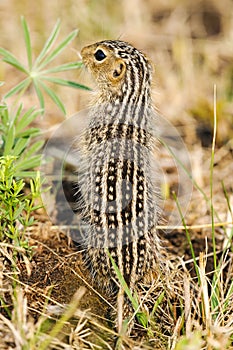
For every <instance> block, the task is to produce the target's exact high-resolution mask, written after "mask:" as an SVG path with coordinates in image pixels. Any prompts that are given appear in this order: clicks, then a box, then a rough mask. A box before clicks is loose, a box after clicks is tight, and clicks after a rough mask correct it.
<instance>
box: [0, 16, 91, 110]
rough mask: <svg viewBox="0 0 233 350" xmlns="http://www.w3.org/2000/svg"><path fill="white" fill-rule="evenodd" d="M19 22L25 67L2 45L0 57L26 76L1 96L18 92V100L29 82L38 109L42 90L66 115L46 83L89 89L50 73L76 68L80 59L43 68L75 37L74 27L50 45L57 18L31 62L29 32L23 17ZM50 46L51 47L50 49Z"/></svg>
mask: <svg viewBox="0 0 233 350" xmlns="http://www.w3.org/2000/svg"><path fill="white" fill-rule="evenodd" d="M21 23H22V27H23V34H24V41H25V46H26V52H27V61H28V64H27V66H25V65H24V64H22V63H21V62H20V61H19V60H18V59H17V58H16V57H15V56H14V55H13V54H12V53H11V52H9V51H7V50H6V49H4V48H0V55H1V56H2V57H3V61H4V62H6V63H8V64H10V65H11V66H13V67H14V68H16V69H17V70H19V71H21V72H22V73H24V74H25V75H26V78H25V79H24V80H22V81H21V82H20V83H19V84H17V85H16V86H14V87H13V88H12V89H11V90H10V91H9V92H8V93H7V94H6V95H5V99H7V98H8V97H10V96H13V95H15V94H18V99H20V97H21V96H22V95H23V94H24V93H25V91H26V90H27V89H28V88H29V87H30V86H31V85H33V86H34V88H35V91H36V94H37V96H38V99H39V102H40V106H41V109H42V110H44V97H43V93H42V91H44V92H45V93H46V94H47V95H48V96H49V97H50V98H51V99H52V100H53V101H54V103H55V104H56V105H57V106H58V107H59V108H60V110H61V111H62V112H63V113H64V114H66V110H65V106H64V104H63V103H62V101H61V99H60V98H59V97H58V95H57V94H56V93H55V91H54V90H52V89H51V88H50V87H49V86H48V85H47V84H46V83H48V82H50V83H54V84H58V85H63V86H68V87H72V88H78V89H84V90H89V88H88V87H87V86H84V85H81V84H78V83H76V82H74V81H69V80H66V79H62V78H57V77H53V76H51V74H53V73H60V72H64V71H68V70H73V69H77V68H80V67H81V66H82V62H69V63H65V64H62V65H59V66H55V67H54V66H53V67H50V68H49V67H47V66H48V65H49V64H51V62H53V60H54V59H55V58H56V57H57V56H58V55H59V54H60V53H61V52H62V51H63V50H64V49H65V48H66V47H67V45H68V44H69V43H70V42H71V41H72V40H73V39H74V38H75V37H76V35H77V33H78V30H74V31H73V32H71V33H70V34H68V36H67V37H66V38H65V39H63V40H62V42H60V43H59V44H58V45H57V46H56V47H55V48H53V45H54V44H55V41H56V39H57V36H58V34H59V30H60V20H58V21H57V23H56V24H55V26H54V28H53V30H52V32H51V34H50V36H49V38H48V39H47V41H46V42H45V44H44V47H43V48H42V50H41V52H40V54H39V55H38V56H37V58H36V59H35V61H34V62H33V53H32V46H31V38H30V31H29V27H28V25H27V22H26V20H25V19H24V17H22V18H21ZM52 48H53V49H52Z"/></svg>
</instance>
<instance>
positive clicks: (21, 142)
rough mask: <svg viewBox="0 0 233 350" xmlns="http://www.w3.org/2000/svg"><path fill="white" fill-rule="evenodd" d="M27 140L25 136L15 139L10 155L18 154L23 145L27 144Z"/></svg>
mask: <svg viewBox="0 0 233 350" xmlns="http://www.w3.org/2000/svg"><path fill="white" fill-rule="evenodd" d="M28 142H29V138H28V137H27V138H26V137H25V138H20V139H18V140H17V142H16V144H15V146H14V148H13V152H12V155H14V156H19V155H20V154H21V153H22V152H23V151H24V149H25V147H26V146H27V144H28Z"/></svg>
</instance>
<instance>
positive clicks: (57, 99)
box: [41, 82, 66, 114]
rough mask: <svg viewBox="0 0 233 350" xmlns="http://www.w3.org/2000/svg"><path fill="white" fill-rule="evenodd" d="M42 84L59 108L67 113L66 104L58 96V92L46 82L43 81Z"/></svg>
mask: <svg viewBox="0 0 233 350" xmlns="http://www.w3.org/2000/svg"><path fill="white" fill-rule="evenodd" d="M41 85H42V87H43V89H44V90H45V92H46V93H47V94H48V95H49V96H50V98H51V99H52V100H53V102H54V103H55V104H56V105H57V106H58V108H59V109H60V110H61V111H62V113H64V114H66V110H65V106H64V105H63V103H62V101H61V100H60V98H59V97H58V96H57V94H56V93H55V92H54V91H53V90H52V89H50V88H49V87H48V86H46V85H45V84H44V83H42V82H41Z"/></svg>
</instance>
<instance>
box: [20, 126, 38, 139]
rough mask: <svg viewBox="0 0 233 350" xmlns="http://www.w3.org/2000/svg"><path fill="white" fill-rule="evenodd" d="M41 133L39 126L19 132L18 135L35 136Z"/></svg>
mask: <svg viewBox="0 0 233 350" xmlns="http://www.w3.org/2000/svg"><path fill="white" fill-rule="evenodd" d="M39 134H40V129H39V128H29V129H26V130H25V131H22V132H20V133H18V134H17V137H29V136H30V137H35V136H37V135H39Z"/></svg>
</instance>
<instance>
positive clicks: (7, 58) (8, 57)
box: [0, 47, 29, 74]
mask: <svg viewBox="0 0 233 350" xmlns="http://www.w3.org/2000/svg"><path fill="white" fill-rule="evenodd" d="M0 55H1V56H3V61H4V62H6V63H8V64H10V65H12V66H13V67H15V68H17V69H18V70H20V71H21V72H23V73H26V74H29V73H28V70H27V69H26V68H25V67H24V66H23V65H22V64H21V63H20V62H19V61H18V60H17V58H16V57H15V56H14V55H13V54H12V53H10V52H9V51H7V50H5V49H4V48H2V47H0Z"/></svg>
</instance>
